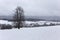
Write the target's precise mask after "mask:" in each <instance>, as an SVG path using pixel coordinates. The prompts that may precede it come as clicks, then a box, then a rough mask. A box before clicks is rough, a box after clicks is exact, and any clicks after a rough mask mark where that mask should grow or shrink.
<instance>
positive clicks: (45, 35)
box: [0, 26, 60, 40]
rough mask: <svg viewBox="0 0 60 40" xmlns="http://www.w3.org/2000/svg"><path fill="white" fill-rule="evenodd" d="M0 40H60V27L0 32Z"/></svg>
mask: <svg viewBox="0 0 60 40" xmlns="http://www.w3.org/2000/svg"><path fill="white" fill-rule="evenodd" d="M0 40H60V26H51V27H35V28H21V29H10V30H0Z"/></svg>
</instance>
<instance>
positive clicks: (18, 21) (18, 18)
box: [13, 7, 25, 29]
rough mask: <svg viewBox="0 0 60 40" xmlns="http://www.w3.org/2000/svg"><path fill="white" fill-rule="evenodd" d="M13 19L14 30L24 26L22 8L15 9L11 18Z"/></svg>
mask: <svg viewBox="0 0 60 40" xmlns="http://www.w3.org/2000/svg"><path fill="white" fill-rule="evenodd" d="M13 19H14V24H15V26H14V27H15V28H18V29H20V28H22V27H23V26H24V21H25V19H24V10H23V8H21V7H17V8H16V9H15V14H14V16H13Z"/></svg>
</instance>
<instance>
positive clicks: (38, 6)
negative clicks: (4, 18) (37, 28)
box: [0, 0, 60, 16]
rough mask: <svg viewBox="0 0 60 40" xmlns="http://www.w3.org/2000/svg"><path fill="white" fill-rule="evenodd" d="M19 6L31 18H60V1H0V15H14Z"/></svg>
mask: <svg viewBox="0 0 60 40" xmlns="http://www.w3.org/2000/svg"><path fill="white" fill-rule="evenodd" d="M17 6H21V7H22V8H23V9H24V12H25V15H29V16H30V15H31V16H34V15H35V16H60V0H0V15H11V14H13V12H14V9H15V8H16V7H17Z"/></svg>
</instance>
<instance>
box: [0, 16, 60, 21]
mask: <svg viewBox="0 0 60 40" xmlns="http://www.w3.org/2000/svg"><path fill="white" fill-rule="evenodd" d="M0 20H9V21H13V20H14V19H13V16H0ZM25 20H27V21H60V17H59V16H39V17H38V16H25Z"/></svg>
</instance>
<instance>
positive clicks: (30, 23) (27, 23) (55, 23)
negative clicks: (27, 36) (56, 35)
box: [0, 20, 60, 27]
mask: <svg viewBox="0 0 60 40" xmlns="http://www.w3.org/2000/svg"><path fill="white" fill-rule="evenodd" d="M0 24H6V25H8V24H9V25H13V22H11V21H7V20H0ZM41 25H43V26H44V25H49V26H50V25H60V22H53V21H25V26H27V27H28V26H29V27H32V26H41Z"/></svg>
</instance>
